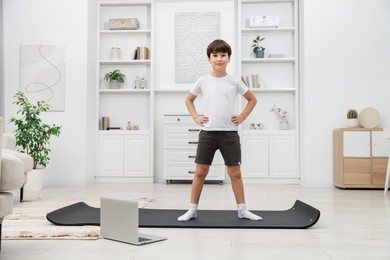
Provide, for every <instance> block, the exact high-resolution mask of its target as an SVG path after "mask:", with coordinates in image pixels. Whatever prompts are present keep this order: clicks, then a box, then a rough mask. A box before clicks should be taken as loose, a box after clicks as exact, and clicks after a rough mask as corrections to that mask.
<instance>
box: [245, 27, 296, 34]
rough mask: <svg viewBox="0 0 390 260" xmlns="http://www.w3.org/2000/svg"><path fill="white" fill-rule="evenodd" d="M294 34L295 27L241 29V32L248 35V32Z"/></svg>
mask: <svg viewBox="0 0 390 260" xmlns="http://www.w3.org/2000/svg"><path fill="white" fill-rule="evenodd" d="M264 31H268V32H294V31H295V27H278V28H241V32H243V33H249V32H264Z"/></svg>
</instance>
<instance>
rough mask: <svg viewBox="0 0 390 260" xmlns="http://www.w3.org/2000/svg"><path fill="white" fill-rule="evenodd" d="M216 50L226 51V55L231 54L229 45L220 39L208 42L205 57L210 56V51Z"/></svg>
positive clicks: (215, 51)
mask: <svg viewBox="0 0 390 260" xmlns="http://www.w3.org/2000/svg"><path fill="white" fill-rule="evenodd" d="M217 52H223V53H227V54H228V57H230V55H232V49H231V48H230V45H229V44H228V43H227V42H225V41H224V40H221V39H217V40H214V41H213V42H211V43H210V44H209V46H208V47H207V57H209V58H210V55H211V53H217Z"/></svg>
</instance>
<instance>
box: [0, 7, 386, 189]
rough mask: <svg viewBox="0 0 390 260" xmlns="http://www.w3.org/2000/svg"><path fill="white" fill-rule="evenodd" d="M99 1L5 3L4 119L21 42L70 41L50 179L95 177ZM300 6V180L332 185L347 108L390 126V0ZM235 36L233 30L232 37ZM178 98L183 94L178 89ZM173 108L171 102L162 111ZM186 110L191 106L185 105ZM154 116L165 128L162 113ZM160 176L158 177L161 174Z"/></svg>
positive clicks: (53, 118)
mask: <svg viewBox="0 0 390 260" xmlns="http://www.w3.org/2000/svg"><path fill="white" fill-rule="evenodd" d="M94 2H95V1H94V0H84V1H80V0H68V1H62V0H34V1H31V0H3V12H4V14H3V19H4V64H5V66H4V72H5V73H4V75H5V78H4V81H5V86H6V87H5V91H4V92H5V93H4V100H2V102H3V101H4V102H5V118H6V120H9V118H10V117H11V116H14V115H15V111H16V107H15V106H14V105H12V97H13V95H14V94H15V92H16V90H17V89H18V78H19V62H18V61H19V46H20V45H21V44H65V45H66V46H67V78H66V97H65V98H66V108H65V112H51V113H47V114H45V116H44V118H45V121H47V122H50V123H56V124H60V125H62V126H63V129H62V133H61V136H60V138H53V139H52V146H51V148H52V154H51V155H52V156H51V157H52V161H51V163H50V166H49V168H48V171H49V172H48V174H47V176H46V183H50V184H55V183H59V184H82V183H86V182H88V181H91V180H92V177H93V165H94V161H93V154H94V143H95V142H94V138H95V137H94V131H95V129H96V128H97V126H95V122H94V118H95V113H96V110H95V109H96V108H95V92H94V78H95V76H94V69H95V67H94V65H95V59H96V57H95V56H94V53H95V49H94V48H95V31H94V30H95V29H94V26H93V22H94V17H93V15H95V14H94V12H95V11H94V4H93V3H94ZM161 2H162V3H163V2H164V1H161ZM165 2H166V1H165ZM187 2H188V1H187ZM176 3H177V4H178V5H179V3H180V2H179V1H176ZM300 3H301V6H302V10H303V13H302V15H301V18H303V23H302V24H301V29H302V30H301V33H302V34H301V36H302V37H301V43H302V46H303V51H302V55H303V56H302V58H301V65H302V72H303V74H302V78H301V81H302V82H301V83H302V86H303V89H302V92H301V95H302V96H301V97H302V98H301V105H302V107H301V121H302V122H301V123H302V127H301V133H302V134H301V150H302V151H301V152H302V154H301V175H302V176H303V178H302V183H303V184H304V185H329V186H330V185H332V163H333V162H332V130H333V129H334V128H339V127H344V126H346V123H345V114H346V111H347V110H348V109H349V108H352V107H353V108H356V109H357V110H359V111H360V110H361V109H363V108H364V107H368V106H372V107H375V108H377V109H378V110H379V112H380V113H381V115H382V122H381V125H380V126H383V125H385V124H390V112H389V111H390V102H389V101H388V98H389V97H390V73H389V71H390V59H389V57H390V49H389V48H388V46H390V34H389V33H388V32H390V18H389V16H388V14H389V13H390V1H387V0H343V1H339V0H316V1H309V0H301V1H300ZM182 6H184V5H182ZM160 7H162V6H160ZM176 8H181V7H180V6H176ZM20 21H27V22H20ZM88 22H89V24H88ZM158 28H159V27H158ZM232 35H234V32H231V35H230V34H228V35H227V37H232ZM165 37H169V36H168V35H166V36H165ZM156 44H157V45H158V44H159V42H158V41H156ZM157 49H158V48H157ZM157 95H159V96H157V97H156V99H157V100H156V102H157V106H158V105H160V104H161V105H164V104H166V103H165V102H164V99H165V98H164V97H163V96H164V94H157ZM178 98H182V95H181V94H178ZM168 103H169V102H168ZM172 110H173V109H172V107H165V110H164V111H165V112H171V111H172ZM180 110H181V111H185V107H184V103H183V104H182V107H180ZM181 111H179V112H181ZM161 113H163V112H161ZM156 120H157V127H156V128H157V129H156V130H157V131H159V130H161V129H159V127H158V126H159V125H160V124H161V114H158V116H157V118H156ZM11 129H12V127H11V126H10V125H7V126H6V130H8V131H9V130H11ZM156 139H157V140H156V141H157V142H159V139H158V138H156ZM160 145H161V144H160ZM158 146H159V145H157V147H158ZM157 155H158V156H160V154H157ZM158 156H156V157H158ZM158 160H159V159H158V158H157V161H158ZM158 163H161V162H158ZM157 165H160V164H157ZM157 176H158V178H157V179H159V177H160V175H157Z"/></svg>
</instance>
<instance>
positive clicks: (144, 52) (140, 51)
mask: <svg viewBox="0 0 390 260" xmlns="http://www.w3.org/2000/svg"><path fill="white" fill-rule="evenodd" d="M148 59H149V48H148V47H145V46H140V47H137V48H136V49H135V51H134V60H148Z"/></svg>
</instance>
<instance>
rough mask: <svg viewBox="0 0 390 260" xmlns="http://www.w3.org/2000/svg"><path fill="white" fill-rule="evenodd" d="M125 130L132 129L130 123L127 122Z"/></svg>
mask: <svg viewBox="0 0 390 260" xmlns="http://www.w3.org/2000/svg"><path fill="white" fill-rule="evenodd" d="M126 129H127V130H132V129H133V127H132V126H131V122H130V121H129V122H127V127H126Z"/></svg>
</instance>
